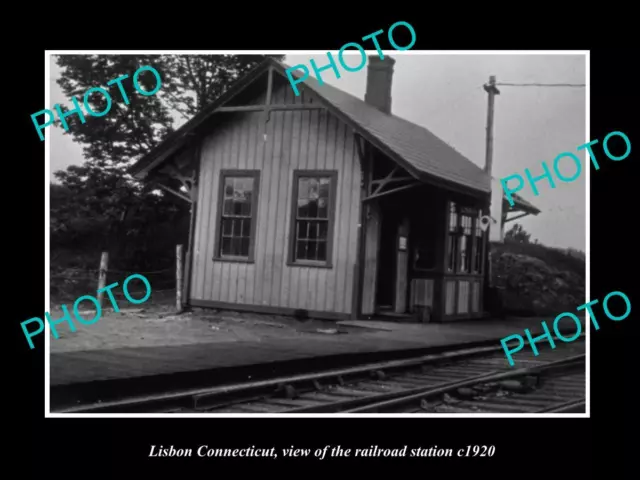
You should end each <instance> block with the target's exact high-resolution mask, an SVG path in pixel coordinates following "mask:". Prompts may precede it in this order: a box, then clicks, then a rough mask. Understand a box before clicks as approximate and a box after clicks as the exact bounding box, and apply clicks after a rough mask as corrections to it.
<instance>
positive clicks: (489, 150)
mask: <svg viewBox="0 0 640 480" xmlns="http://www.w3.org/2000/svg"><path fill="white" fill-rule="evenodd" d="M484 90H485V91H486V92H487V94H488V98H487V140H486V152H485V164H484V171H485V172H486V173H487V175H488V176H489V181H490V182H491V185H492V186H493V180H492V177H491V171H492V169H493V111H494V104H495V96H496V95H499V94H500V90H498V89H497V87H496V76H495V75H491V76H490V77H489V83H488V84H486V85H485V86H484ZM501 198H502V196H501ZM488 215H491V201H489V213H488ZM499 228H502V225H500V227H499ZM489 229H491V225H489ZM490 238H491V235H490V233H489V232H487V242H489V241H490V240H489V239H490ZM487 249H488V252H489V253H488V255H487V256H488V257H489V258H488V263H489V268H487V269H486V270H487V272H486V276H485V281H486V282H487V286H488V287H491V286H492V281H491V245H487Z"/></svg>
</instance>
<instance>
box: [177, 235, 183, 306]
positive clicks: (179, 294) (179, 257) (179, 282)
mask: <svg viewBox="0 0 640 480" xmlns="http://www.w3.org/2000/svg"><path fill="white" fill-rule="evenodd" d="M176 311H177V312H178V313H180V312H181V311H182V245H176Z"/></svg>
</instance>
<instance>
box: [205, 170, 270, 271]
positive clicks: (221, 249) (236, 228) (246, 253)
mask: <svg viewBox="0 0 640 480" xmlns="http://www.w3.org/2000/svg"><path fill="white" fill-rule="evenodd" d="M259 183H260V172H259V171H258V170H223V171H222V172H220V191H219V195H218V222H217V237H216V247H215V255H214V258H215V259H217V260H232V261H234V260H235V261H241V262H242V261H244V262H252V261H253V259H254V245H255V240H256V215H257V213H258V212H257V205H258V187H259Z"/></svg>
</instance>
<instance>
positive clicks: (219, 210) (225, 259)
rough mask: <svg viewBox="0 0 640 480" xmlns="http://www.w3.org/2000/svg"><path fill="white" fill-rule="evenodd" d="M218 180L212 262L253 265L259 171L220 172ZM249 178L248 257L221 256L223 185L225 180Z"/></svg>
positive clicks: (235, 170)
mask: <svg viewBox="0 0 640 480" xmlns="http://www.w3.org/2000/svg"><path fill="white" fill-rule="evenodd" d="M219 175H220V180H219V183H218V205H217V212H216V230H215V232H216V233H215V235H216V236H215V244H214V255H213V260H215V261H216V262H232V263H233V262H236V263H254V262H255V243H256V237H257V236H258V232H257V225H258V197H259V194H260V170H237V169H227V170H220V173H219ZM230 177H231V178H247V177H248V178H251V179H253V194H252V198H251V237H250V239H249V255H248V256H247V257H240V256H230V255H229V256H227V255H225V256H223V255H221V254H220V249H221V248H222V218H223V215H222V212H223V209H224V184H225V180H226V179H227V178H230Z"/></svg>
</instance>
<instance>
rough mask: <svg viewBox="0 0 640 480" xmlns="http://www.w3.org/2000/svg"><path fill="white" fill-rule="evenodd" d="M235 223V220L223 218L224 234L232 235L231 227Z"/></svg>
mask: <svg viewBox="0 0 640 480" xmlns="http://www.w3.org/2000/svg"><path fill="white" fill-rule="evenodd" d="M232 224H233V220H232V219H229V218H223V219H222V235H225V236H229V235H231V227H232Z"/></svg>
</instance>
